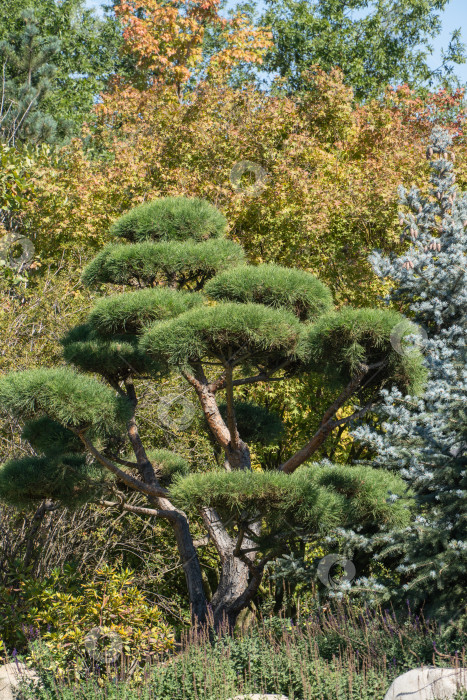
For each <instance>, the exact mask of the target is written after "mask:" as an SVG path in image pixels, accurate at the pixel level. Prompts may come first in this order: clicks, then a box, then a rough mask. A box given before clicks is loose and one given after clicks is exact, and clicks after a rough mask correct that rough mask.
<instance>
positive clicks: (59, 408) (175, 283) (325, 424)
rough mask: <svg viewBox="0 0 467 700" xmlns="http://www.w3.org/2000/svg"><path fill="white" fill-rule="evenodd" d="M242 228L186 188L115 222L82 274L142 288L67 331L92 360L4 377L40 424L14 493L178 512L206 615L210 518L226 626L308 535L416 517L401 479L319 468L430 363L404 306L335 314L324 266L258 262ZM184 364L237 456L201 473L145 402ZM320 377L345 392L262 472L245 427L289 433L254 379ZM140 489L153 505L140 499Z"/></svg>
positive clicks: (9, 491)
mask: <svg viewBox="0 0 467 700" xmlns="http://www.w3.org/2000/svg"><path fill="white" fill-rule="evenodd" d="M225 230H226V220H225V218H224V217H223V215H222V214H221V213H220V212H219V211H218V210H217V209H216V208H215V207H213V206H212V205H210V204H208V203H207V202H205V201H203V200H198V199H194V198H193V199H191V198H185V197H179V198H165V199H159V200H156V201H153V202H150V203H146V204H144V205H141V206H138V207H136V208H135V209H133V210H131V211H130V212H128V213H127V214H125V215H124V216H122V217H121V218H120V219H118V220H117V221H116V222H115V223H114V225H113V228H112V233H113V235H114V237H115V242H113V243H112V244H110V245H108V246H107V247H106V248H104V249H103V250H102V251H101V252H100V253H99V254H98V255H97V256H96V257H95V259H94V260H93V261H92V262H91V263H90V264H89V265H88V266H87V268H86V269H85V270H84V273H83V282H84V283H85V284H87V285H102V284H103V283H105V284H109V285H110V286H112V285H120V289H121V285H125V286H126V287H127V290H128V291H125V292H124V293H116V294H111V295H110V296H106V297H104V298H102V299H100V300H99V301H98V302H97V303H96V305H95V307H94V309H93V310H92V311H91V313H90V314H89V317H88V319H87V321H86V323H84V324H83V325H80V326H78V327H75V328H73V329H71V330H70V332H69V333H68V335H67V336H66V337H65V338H64V339H63V348H64V358H65V360H66V362H67V363H68V364H70V365H73V366H74V368H75V369H72V368H66V367H65V368H63V367H61V368H59V369H50V370H44V369H40V370H35V371H29V372H19V373H14V374H9V375H7V376H5V377H3V378H2V379H1V381H0V405H1V406H2V407H3V409H5V410H6V411H9V412H10V414H12V415H14V416H16V418H17V419H18V420H19V421H22V422H23V423H24V431H23V439H24V440H25V441H28V442H29V444H30V446H31V456H28V457H22V458H20V459H18V460H13V461H10V462H8V463H7V464H5V465H4V466H3V469H2V471H1V474H0V494H1V497H2V498H3V499H8V500H10V501H13V502H15V503H25V502H30V501H31V500H34V499H36V500H37V499H41V498H42V499H46V500H47V502H53V503H56V502H60V501H61V502H64V503H66V504H67V505H68V506H70V505H71V504H73V503H74V502H75V501H80V502H81V500H82V499H83V498H89V499H92V500H93V501H94V502H97V503H100V504H101V505H102V506H103V507H108V508H109V509H110V510H109V517H112V516H111V513H112V512H113V511H112V508H114V506H116V505H118V506H119V507H120V508H123V509H124V510H127V511H129V512H136V513H139V514H142V515H146V516H148V517H152V516H155V517H159V518H164V519H165V520H166V521H168V522H169V523H170V524H171V526H172V528H173V531H174V535H175V538H176V542H177V545H178V550H179V553H180V560H181V562H182V565H183V568H184V572H185V576H186V582H187V588H188V594H189V601H190V604H191V608H192V611H193V617H194V619H195V620H197V621H201V622H204V621H205V620H206V615H207V609H208V608H207V605H208V601H207V598H206V594H205V590H204V587H203V579H202V573H201V568H200V563H199V559H198V556H197V549H196V546H195V543H194V541H193V537H192V533H191V531H190V523H189V519H188V515H187V514H193V515H196V516H197V517H199V518H200V522H202V523H204V526H205V529H206V533H207V535H208V536H209V538H210V539H211V541H212V542H213V543H214V545H215V548H216V550H217V553H218V556H219V569H220V572H219V585H218V588H217V590H216V592H215V593H214V595H213V597H212V599H211V600H210V601H209V602H210V604H211V606H212V610H213V614H214V620H215V623H216V624H219V623H220V622H222V621H223V620H224V619H225V618H227V620H228V622H229V623H230V625H234V624H235V620H236V618H237V616H238V614H239V612H240V611H241V610H242V609H243V608H244V607H245V606H247V605H248V604H249V602H250V601H251V600H252V599H253V598H254V596H255V594H256V593H257V591H258V587H259V585H260V582H261V579H262V576H263V571H264V568H265V565H266V564H267V562H268V561H271V560H272V559H274V558H275V557H276V556H278V555H280V554H281V553H283V552H285V551H287V542H288V541H290V540H291V539H294V538H295V539H296V538H297V537H298V536H300V534H301V533H305V532H308V533H316V536H320V535H321V534H326V533H329V532H330V531H332V530H333V529H334V528H335V527H336V526H338V525H339V526H343V527H346V526H350V525H351V524H352V523H355V522H358V523H359V524H362V525H366V526H367V527H368V528H370V530H372V531H377V530H378V529H379V528H383V529H384V528H389V527H394V526H395V525H396V524H402V523H405V522H406V521H407V517H408V511H407V508H406V507H405V505H404V502H403V499H401V500H400V501H398V502H397V504H396V505H395V506H393V505H391V504H390V503H388V493H389V492H391V493H397V494H400V495H402V493H403V488H402V483H403V482H402V480H400V479H398V478H397V477H394V476H393V475H391V474H389V473H387V474H383V473H382V472H381V471H380V470H371V469H367V468H364V469H362V468H360V467H356V468H353V467H349V466H339V465H334V466H333V465H330V464H327V465H319V464H317V463H316V462H315V463H314V464H309V465H308V466H307V465H306V462H307V461H309V460H311V461H312V460H313V457H314V455H316V452H317V450H318V448H319V446H320V445H321V444H322V443H323V442H324V440H325V439H326V437H327V436H328V435H329V434H330V433H331V431H332V430H334V429H335V428H336V427H338V426H341V425H345V424H349V423H351V422H352V421H353V420H355V419H356V418H357V417H358V416H360V415H362V414H363V413H364V412H366V411H368V410H370V408H371V407H372V405H373V402H374V400H375V397H376V396H377V395H378V394H379V391H380V389H381V387H382V386H384V385H385V384H387V383H389V384H393V383H396V385H397V386H398V387H399V388H400V390H401V391H412V390H414V389H416V387H417V385H419V383H420V381H421V380H422V378H423V371H422V365H421V358H420V357H419V356H417V355H416V354H415V355H411V356H410V357H403V356H401V355H400V354H398V353H397V352H395V351H394V349H393V348H392V345H391V342H390V336H391V330H392V328H393V327H394V326H395V325H396V324H398V323H399V322H400V321H401V318H402V317H401V316H400V315H399V314H398V313H396V312H394V311H389V310H378V309H351V308H344V309H342V310H340V311H336V310H334V308H333V301H332V296H331V292H330V290H329V289H328V288H327V287H326V286H325V285H324V284H322V283H321V282H320V281H319V280H318V279H316V278H315V277H314V276H313V275H311V274H309V273H308V272H304V271H301V270H296V269H287V268H283V267H279V266H277V265H259V266H257V267H253V266H250V265H248V264H247V263H246V262H245V257H244V253H243V250H242V248H241V247H240V246H239V245H238V244H237V243H235V242H233V241H231V240H228V239H226V238H225ZM173 372H176V373H178V374H179V375H180V376H181V377H183V378H184V380H185V381H186V382H187V384H188V385H189V386H191V387H192V388H193V390H194V393H195V394H196V396H197V398H198V400H199V405H200V407H201V409H202V412H203V414H204V416H205V420H206V425H207V429H208V430H209V432H210V435H211V438H212V440H213V442H214V443H215V445H216V448H217V452H218V453H220V454H221V455H222V457H221V459H220V460H219V461H218V463H217V467H216V468H210V469H209V468H208V469H207V471H206V472H204V473H200V472H199V470H198V471H196V473H190V471H189V465H187V464H186V463H185V462H183V460H181V459H180V457H177V455H175V454H171V453H170V452H168V451H167V450H164V449H162V450H160V449H159V450H156V451H154V452H151V449H152V448H153V447H154V446H153V445H146V444H144V443H143V439H142V437H141V432H140V430H139V425H138V418H139V414H138V397H139V396H140V395H141V392H142V391H144V388H145V386H146V385H147V384H154V383H157V382H158V381H159V378H160V377H164V376H166V375H168V374H169V373H173ZM304 372H314V373H315V374H316V375H317V376H318V377H320V378H321V381H322V382H323V383H326V384H327V385H331V384H332V386H334V387H335V400H334V402H333V403H332V405H330V406H329V408H328V410H327V411H326V412H325V414H324V415H323V416H318V417H316V423H317V426H318V427H317V428H313V429H312V426H310V439H309V441H308V443H307V444H306V445H304V446H303V447H302V448H301V449H300V450H299V451H298V452H297V453H296V454H293V455H290V457H289V458H288V459H287V461H286V462H285V463H284V464H283V465H282V467H281V468H280V469H279V470H277V471H274V472H272V471H269V472H268V471H262V470H252V467H251V459H250V450H249V447H248V444H247V442H246V440H245V438H246V436H247V435H250V436H251V435H254V434H255V430H256V431H258V430H264V433H265V437H266V434H267V439H270V438H271V435H270V431H271V429H274V425H276V428H277V429H278V430H281V428H282V426H281V425H280V423H279V425H278V421H277V418H274V417H271V420H270V421H269V424H268V421H267V417H265V413H266V409H265V408H264V407H256V406H254V405H251V404H248V403H247V406H245V401H244V399H243V400H242V401H237V396H236V391H237V387H248V386H250V385H253V384H256V383H258V382H277V381H284V382H286V381H287V380H288V379H289V378H290V377H293V376H296V375H297V374H299V373H304ZM88 374H89V375H91V376H88ZM98 376H100V377H101V380H99V379H98V378H97V377H98ZM352 406H354V409H352ZM341 409H345V411H342V412H341V413H340V414H339V416H338V413H339V411H340V410H341ZM266 415H267V414H266ZM245 420H246V421H247V425H246V426H245V430H243V429H242V423H243V425H245ZM248 423H250V425H248ZM251 423H254V424H255V430H252V429H251ZM262 425H263V426H265V427H264V428H261V426H262ZM130 448H131V451H132V454H133V457H132V458H129V457H128V449H130ZM213 463H214V462H213ZM108 491H109V492H113V494H114V496H113V497H110V496H109V495H108V493H107V492H108ZM132 491H137V492H139V493H140V494H141V495H142V496H143V497H144V498H145V500H146V501H147V503H146V504H142V505H141V506H134V505H131V504H129V503H128V502H127V500H128V494H129V493H130V492H132ZM115 494H116V495H117V500H115Z"/></svg>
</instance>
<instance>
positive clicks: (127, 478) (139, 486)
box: [70, 428, 168, 499]
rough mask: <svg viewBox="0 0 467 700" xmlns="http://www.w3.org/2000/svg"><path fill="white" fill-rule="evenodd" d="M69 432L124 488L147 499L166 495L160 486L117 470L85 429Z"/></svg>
mask: <svg viewBox="0 0 467 700" xmlns="http://www.w3.org/2000/svg"><path fill="white" fill-rule="evenodd" d="M70 430H71V431H72V432H73V433H75V435H77V436H78V437H79V439H80V440H81V442H82V443H83V445H84V446H85V447H86V449H87V450H88V452H89V453H90V454H91V455H92V456H93V457H94V458H95V459H96V460H97V461H98V462H99V464H101V465H102V466H103V467H105V468H106V469H108V470H109V471H111V472H112V474H115V476H116V477H118V478H119V479H120V480H121V481H123V483H124V484H126V486H129V487H130V488H131V489H133V490H134V491H139V493H144V494H145V495H146V496H148V497H149V498H151V499H152V498H158V497H164V496H166V495H167V493H168V492H167V489H163V488H162V487H161V486H158V487H155V486H153V485H150V484H145V483H144V482H143V481H140V480H139V479H135V478H134V477H133V476H131V475H130V474H127V473H126V472H124V471H122V470H121V469H119V468H118V467H117V466H115V464H114V463H113V462H111V461H110V460H109V459H107V457H105V456H104V455H103V454H102V453H101V452H99V450H98V449H97V447H95V445H93V443H92V442H91V441H90V440H89V439H88V438H87V437H86V429H84V430H79V429H77V428H70Z"/></svg>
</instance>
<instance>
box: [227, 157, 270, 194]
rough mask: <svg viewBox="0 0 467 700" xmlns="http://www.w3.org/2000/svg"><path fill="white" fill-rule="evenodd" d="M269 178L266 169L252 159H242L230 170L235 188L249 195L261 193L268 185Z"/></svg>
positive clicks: (231, 180)
mask: <svg viewBox="0 0 467 700" xmlns="http://www.w3.org/2000/svg"><path fill="white" fill-rule="evenodd" d="M268 178H269V175H268V173H267V172H266V170H265V169H264V168H263V167H261V165H259V164H258V163H254V162H253V161H251V160H240V161H239V162H238V163H235V165H234V166H233V168H232V170H231V171H230V182H231V183H232V186H233V188H234V190H235V191H236V192H242V194H244V195H246V196H247V197H255V196H256V195H258V194H260V193H261V192H262V191H263V190H264V188H265V187H266V185H267V181H268Z"/></svg>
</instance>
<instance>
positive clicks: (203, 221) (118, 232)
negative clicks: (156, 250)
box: [110, 197, 227, 243]
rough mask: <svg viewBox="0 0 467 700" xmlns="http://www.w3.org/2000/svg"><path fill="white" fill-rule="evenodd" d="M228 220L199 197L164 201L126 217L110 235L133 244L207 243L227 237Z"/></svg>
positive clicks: (116, 222)
mask: <svg viewBox="0 0 467 700" xmlns="http://www.w3.org/2000/svg"><path fill="white" fill-rule="evenodd" d="M226 228H227V219H226V218H225V216H224V215H223V214H222V213H221V212H220V211H219V209H217V208H216V207H214V206H213V205H212V204H210V203H209V202H207V201H206V200H205V199H199V198H197V197H162V198H161V199H155V200H153V201H152V202H146V203H145V204H140V205H139V206H137V207H134V208H133V209H131V210H130V211H129V212H127V213H126V214H123V216H121V217H120V218H119V219H117V221H115V222H114V224H113V225H112V227H111V229H110V232H111V234H112V235H113V236H115V237H118V238H125V239H126V240H128V241H131V242H133V243H138V242H141V241H148V240H153V241H186V240H190V239H194V240H196V241H206V240H207V239H208V238H220V237H222V236H223V235H224V234H225V230H226Z"/></svg>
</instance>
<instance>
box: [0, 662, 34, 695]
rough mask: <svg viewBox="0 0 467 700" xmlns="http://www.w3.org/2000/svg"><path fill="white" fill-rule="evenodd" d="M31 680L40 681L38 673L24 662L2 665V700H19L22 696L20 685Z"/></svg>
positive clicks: (0, 693)
mask: <svg viewBox="0 0 467 700" xmlns="http://www.w3.org/2000/svg"><path fill="white" fill-rule="evenodd" d="M27 680H31V681H34V682H36V683H39V677H38V676H37V673H35V672H34V671H32V670H31V669H30V668H28V667H27V666H25V665H24V664H22V663H18V664H17V663H10V664H4V665H3V666H0V700H17V699H19V698H21V694H20V692H19V685H20V683H21V682H22V681H27Z"/></svg>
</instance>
